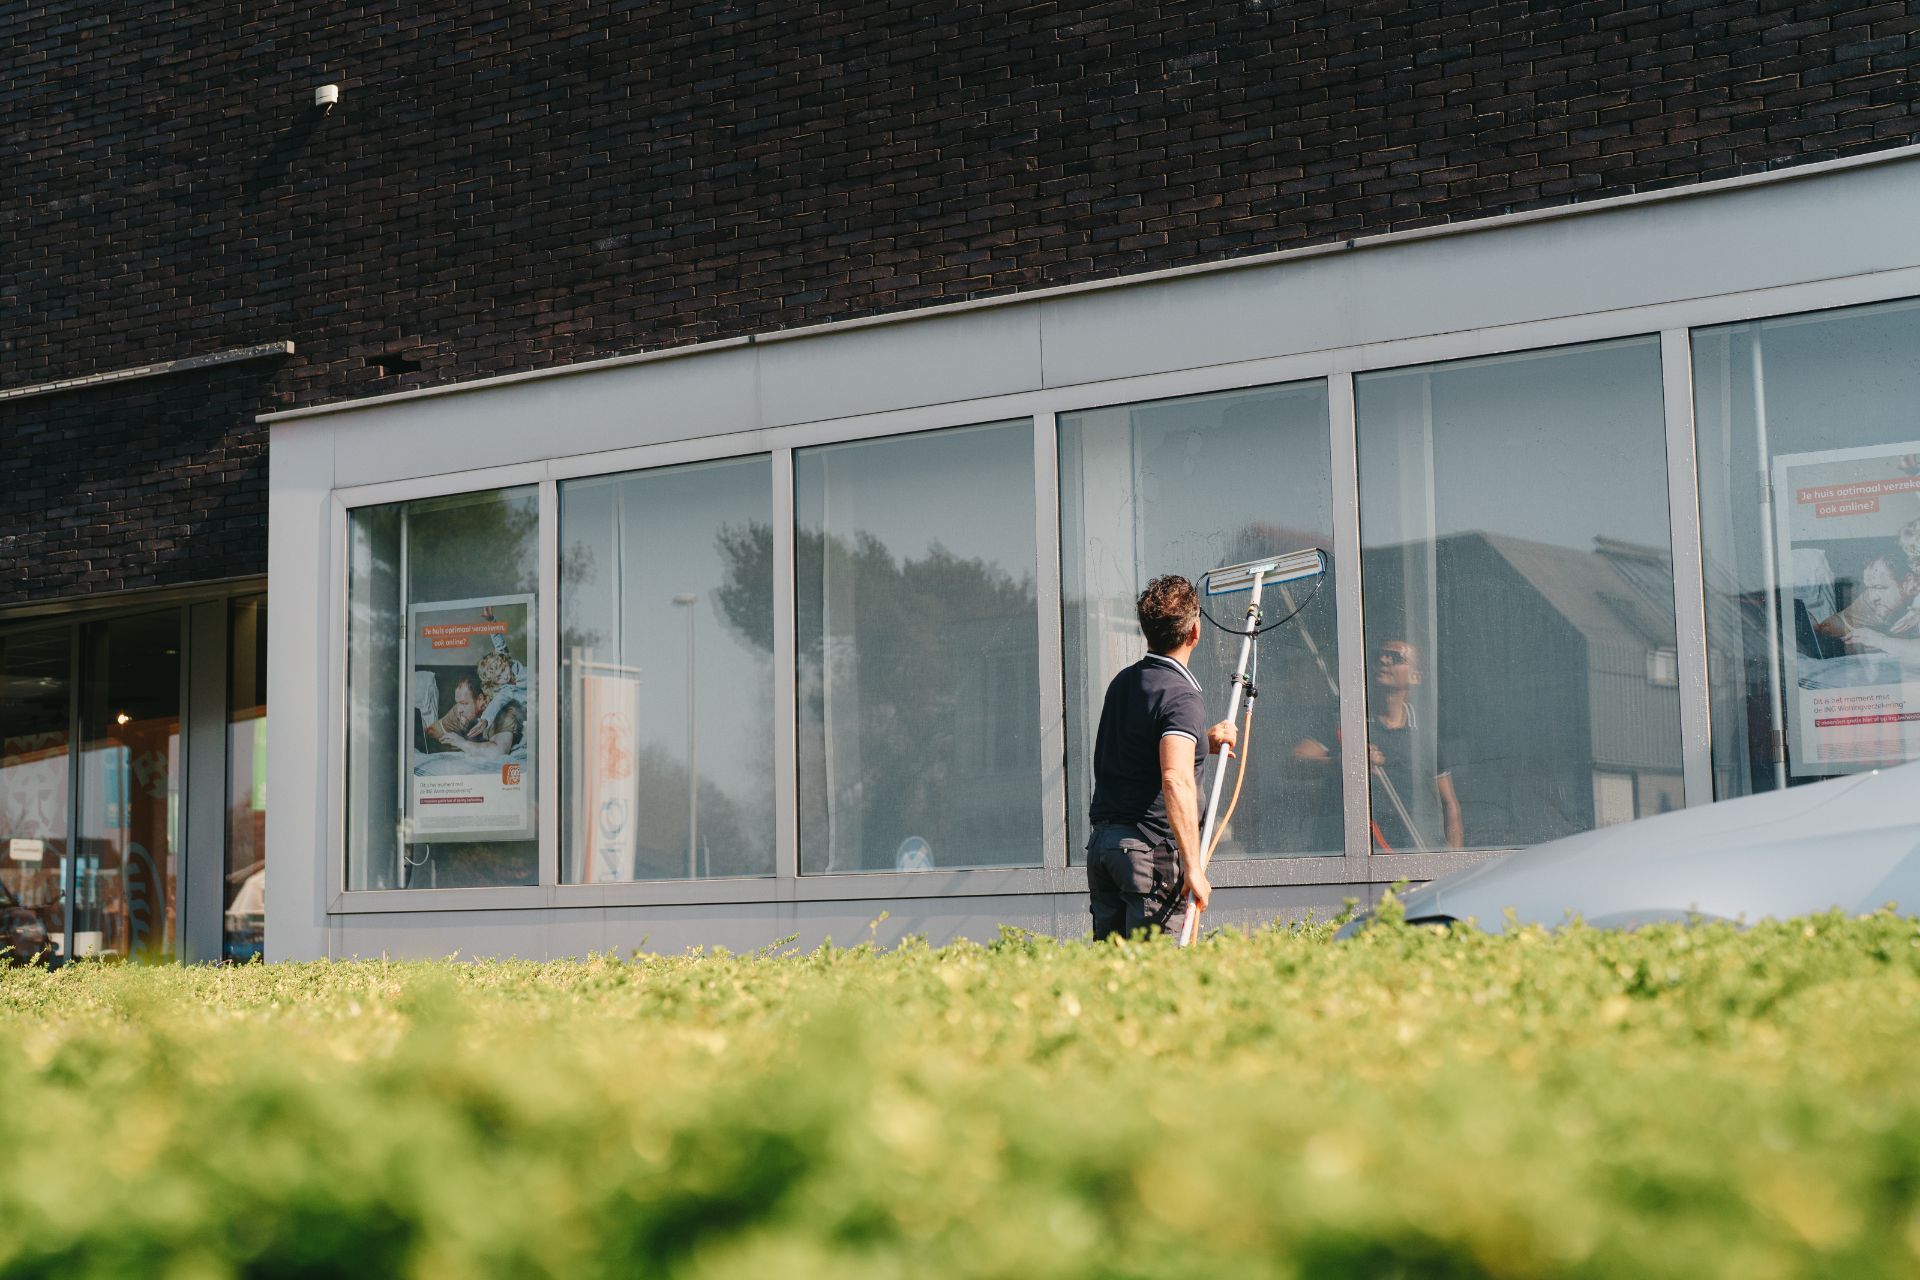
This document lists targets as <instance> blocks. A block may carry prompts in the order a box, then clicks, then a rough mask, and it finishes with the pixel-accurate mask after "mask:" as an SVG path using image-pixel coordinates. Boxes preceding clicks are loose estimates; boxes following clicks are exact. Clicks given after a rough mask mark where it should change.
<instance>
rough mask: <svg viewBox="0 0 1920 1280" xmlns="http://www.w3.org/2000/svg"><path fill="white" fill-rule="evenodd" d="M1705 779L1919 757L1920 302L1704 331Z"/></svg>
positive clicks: (1724, 784) (1732, 779)
mask: <svg viewBox="0 0 1920 1280" xmlns="http://www.w3.org/2000/svg"><path fill="white" fill-rule="evenodd" d="M1693 386H1694V415H1695V423H1696V431H1697V438H1698V441H1699V461H1700V535H1701V550H1702V552H1703V554H1704V557H1705V569H1706V576H1707V669H1708V675H1709V685H1710V690H1711V694H1712V699H1713V711H1712V716H1713V765H1714V790H1715V794H1716V795H1719V796H1736V795H1744V794H1746V793H1748V792H1751V791H1766V790H1771V789H1773V788H1775V787H1782V786H1789V785H1796V784H1799V783H1803V782H1812V781H1817V780H1818V779H1820V778H1825V777H1831V776H1833V775H1835V774H1842V773H1852V772H1856V771H1859V770H1863V769H1877V768H1882V767H1885V766H1889V765H1895V764H1901V763H1904V762H1905V761H1908V760H1913V759H1916V758H1920V415H1916V413H1915V411H1914V406H1915V405H1916V404H1920V302H1914V301H1907V302H1898V303H1891V304H1886V305H1881V306H1873V307H1860V308H1854V309H1851V310H1845V311H1833V312H1824V313H1819V314H1814V315H1804V316H1787V317H1784V318H1780V319H1774V320H1761V321H1754V322H1751V323H1746V324H1737V325H1727V326H1724V327H1721V328H1715V329H1702V330H1698V331H1696V332H1695V333H1694V335H1693Z"/></svg>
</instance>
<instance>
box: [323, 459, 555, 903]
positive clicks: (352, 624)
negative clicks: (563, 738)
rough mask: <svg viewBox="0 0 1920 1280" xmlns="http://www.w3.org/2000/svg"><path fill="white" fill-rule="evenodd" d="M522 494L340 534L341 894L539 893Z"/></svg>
mask: <svg viewBox="0 0 1920 1280" xmlns="http://www.w3.org/2000/svg"><path fill="white" fill-rule="evenodd" d="M539 524H540V510H539V500H538V496H537V493H536V491H535V490H534V489H533V488H531V487H527V488H520V489H501V490H496V491H493V492H490V493H473V494H460V495H457V496H454V497H450V498H433V499H425V500H422V501H418V502H401V503H392V504H390V505H387V506H382V507H365V508H361V509H359V510H356V511H354V512H353V513H352V518H351V520H350V521H349V525H348V560H349V578H348V591H347V615H348V616H347V646H348V647H347V689H348V722H347V886H348V888H350V889H430V888H442V889H445V888H455V887H462V886H490V885H518V884H535V883H537V882H538V880H539V840H538V818H539V814H538V809H537V804H536V797H537V796H538V794H539V756H538V749H537V743H538V736H539V735H538V732H537V725H538V716H539V714H540V712H541V710H542V708H541V706H540V704H539V700H538V697H539V688H538V681H537V676H536V673H537V672H538V670H539V663H538V661H537V656H538V655H537V654H536V653H535V649H534V645H535V638H536V636H537V634H538V630H539V627H538V620H539V600H538V593H539Z"/></svg>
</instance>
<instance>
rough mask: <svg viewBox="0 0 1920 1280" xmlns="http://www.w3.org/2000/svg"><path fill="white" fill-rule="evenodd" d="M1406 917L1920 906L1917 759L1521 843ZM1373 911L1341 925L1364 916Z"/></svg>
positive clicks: (1608, 921) (1613, 920) (1664, 916)
mask: <svg viewBox="0 0 1920 1280" xmlns="http://www.w3.org/2000/svg"><path fill="white" fill-rule="evenodd" d="M1403 901H1404V902H1405V904H1406V909H1407V919H1408V921H1409V922H1416V923H1418V922H1425V923H1430V924H1448V923H1454V922H1457V921H1464V920H1471V921H1473V922H1474V923H1475V924H1476V925H1477V926H1478V927H1479V928H1481V929H1483V930H1486V931H1487V932H1489V933H1499V932H1500V931H1502V930H1503V929H1505V928H1506V926H1507V919H1508V917H1507V911H1508V909H1509V908H1511V909H1512V912H1513V919H1514V920H1516V921H1517V922H1518V923H1520V924H1541V925H1548V926H1552V925H1558V924H1562V923H1564V922H1565V921H1567V920H1568V919H1569V918H1571V917H1573V916H1578V917H1579V918H1580V919H1581V920H1583V921H1585V922H1586V923H1587V924H1589V925H1592V926H1595V927H1598V928H1615V929H1630V928H1633V927H1635V926H1636V925H1642V924H1649V923H1652V922H1654V921H1661V920H1688V919H1692V918H1695V917H1698V918H1700V919H1704V920H1728V921H1735V922H1746V923H1750V922H1752V921H1756V920H1761V919H1765V918H1768V917H1772V918H1774V919H1785V918H1787V917H1790V916H1802V915H1807V914H1810V913H1812V912H1816V911H1827V910H1831V909H1833V908H1835V907H1838V908H1839V909H1840V910H1842V911H1845V912H1847V913H1848V914H1851V915H1864V914H1866V913H1868V912H1871V911H1877V910H1879V909H1880V908H1881V907H1883V906H1885V905H1886V904H1888V903H1889V902H1891V903H1896V904H1898V907H1899V909H1900V911H1901V913H1902V914H1903V915H1910V916H1920V764H1910V765H1903V766H1901V767H1900V768H1898V769H1888V770H1884V771H1880V772H1874V773H1862V774H1855V775H1853V776H1851V777H1845V778H1835V779H1833V780H1832V781H1829V782H1820V783H1815V784H1813V785H1811V786H1805V787H1793V788H1790V789H1789V790H1786V791H1774V792H1769V793H1767V794H1765V795H1758V796H1748V797H1745V798H1743V799H1739V800H1725V801H1722V802H1720V803H1718V804H1711V805H1703V806H1701V807H1699V808H1695V809H1682V810H1678V811H1676V812H1673V813H1664V814H1661V815H1660V816H1658V817H1655V818H1642V819H1640V820H1639V821H1637V822H1627V823H1621V824H1620V825H1618V826H1612V827H1605V828H1602V829H1601V830H1598V831H1588V832H1585V833H1583V834H1581V835H1577V836H1569V837H1567V838H1566V839H1564V840H1554V841H1550V842H1549V843H1547V844H1542V845H1536V846H1534V847H1533V848H1531V849H1520V850H1517V851H1515V852H1513V853H1509V854H1506V855H1504V856H1502V857H1498V858H1494V859H1491V860H1489V861H1487V862H1483V863H1480V864H1479V865H1477V866H1473V867H1469V868H1467V869H1466V870H1465V871H1459V872H1455V873H1454V874H1453V875H1450V876H1443V877H1441V878H1440V879H1438V880H1435V881H1432V882H1431V883H1429V884H1425V885H1422V886H1420V887H1419V888H1417V889H1414V890H1413V891H1411V892H1410V893H1408V894H1407V895H1406V897H1405V898H1404V900H1403ZM1368 918H1369V913H1365V912H1363V913H1361V915H1359V916H1357V917H1355V918H1354V919H1352V920H1350V921H1348V922H1347V923H1346V924H1345V925H1343V926H1341V928H1340V930H1339V932H1338V933H1337V934H1336V935H1335V936H1336V937H1342V938H1345V937H1351V936H1352V935H1353V934H1355V933H1357V932H1358V931H1359V930H1361V929H1363V928H1365V927H1366V924H1367V921H1368Z"/></svg>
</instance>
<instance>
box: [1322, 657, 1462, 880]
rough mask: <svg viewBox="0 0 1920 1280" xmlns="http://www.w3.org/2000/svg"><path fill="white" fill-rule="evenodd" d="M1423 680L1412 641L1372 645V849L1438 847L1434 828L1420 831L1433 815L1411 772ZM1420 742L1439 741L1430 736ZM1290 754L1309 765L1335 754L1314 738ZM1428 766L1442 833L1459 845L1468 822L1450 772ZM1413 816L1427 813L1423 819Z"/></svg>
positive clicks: (1441, 766) (1439, 766) (1441, 765)
mask: <svg viewBox="0 0 1920 1280" xmlns="http://www.w3.org/2000/svg"><path fill="white" fill-rule="evenodd" d="M1422 679H1423V673H1422V671H1421V669H1420V650H1419V649H1417V648H1415V647H1414V644H1413V642H1412V641H1411V640H1387V641H1384V642H1383V643H1382V644H1381V645H1380V647H1379V648H1378V649H1376V650H1374V655H1373V687H1374V695H1373V698H1372V699H1371V700H1370V703H1369V711H1370V714H1369V715H1368V717H1367V733H1368V737H1367V773H1368V775H1369V777H1370V779H1371V783H1370V796H1369V799H1370V802H1371V812H1372V815H1373V816H1372V819H1371V821H1370V822H1369V824H1368V826H1369V831H1370V835H1371V837H1372V841H1373V849H1374V852H1376V853H1419V852H1425V851H1427V850H1430V849H1433V848H1435V847H1436V846H1435V844H1434V841H1433V835H1432V833H1431V832H1430V831H1428V830H1423V826H1430V825H1431V822H1432V817H1431V815H1430V814H1428V813H1427V810H1428V809H1429V803H1428V801H1427V800H1425V799H1424V798H1423V797H1422V796H1421V794H1420V778H1419V776H1418V775H1417V774H1416V773H1415V771H1414V762H1415V758H1416V754H1417V753H1416V749H1415V745H1416V735H1418V734H1419V733H1420V732H1421V726H1420V723H1419V721H1418V720H1417V719H1416V718H1415V716H1414V712H1413V697H1412V695H1413V690H1414V689H1415V688H1416V687H1417V686H1418V685H1419V684H1420V682H1421V680H1422ZM1420 745H1422V746H1426V747H1429V748H1437V746H1438V744H1437V743H1435V742H1434V741H1433V739H1431V738H1428V739H1426V740H1425V741H1424V742H1422V743H1421V744H1420ZM1436 754H1437V751H1436ZM1293 758H1294V759H1295V760H1298V761H1301V762H1304V763H1310V764H1322V765H1330V764H1332V763H1333V753H1332V752H1331V751H1329V750H1328V749H1327V745H1326V743H1324V742H1322V741H1320V740H1319V739H1318V738H1302V739H1301V740H1300V741H1299V742H1298V743H1296V744H1295V745H1294V748H1293ZM1429 766H1430V767H1428V768H1427V769H1426V770H1425V771H1424V772H1425V775H1426V778H1427V780H1428V782H1429V784H1430V786H1431V790H1432V795H1433V799H1434V800H1435V801H1438V803H1439V806H1440V813H1439V819H1440V834H1441V835H1442V836H1443V838H1444V839H1445V841H1446V847H1447V848H1449V849H1459V848H1463V847H1465V845H1466V827H1465V825H1464V823H1463V822H1462V821H1461V817H1460V798H1459V796H1458V795H1457V794H1456V793H1455V791H1454V789H1453V774H1452V773H1450V772H1449V771H1448V769H1447V766H1446V764H1445V762H1444V761H1441V760H1439V759H1437V758H1436V759H1434V760H1431V761H1430V762H1429ZM1416 815H1425V817H1424V822H1423V818H1422V817H1421V816H1416Z"/></svg>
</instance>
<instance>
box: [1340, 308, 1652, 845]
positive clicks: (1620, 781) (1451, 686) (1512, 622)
mask: <svg viewBox="0 0 1920 1280" xmlns="http://www.w3.org/2000/svg"><path fill="white" fill-rule="evenodd" d="M1355 395H1356V397H1357V402H1358V403H1357V408H1358V412H1359V426H1358V430H1359V446H1360V532H1361V544H1362V557H1361V558H1362V573H1361V581H1362V584H1363V592H1364V605H1365V609H1366V637H1367V677H1368V682H1367V715H1368V727H1369V732H1368V754H1369V758H1370V761H1371V768H1370V776H1371V779H1372V787H1371V814H1372V830H1373V842H1374V848H1375V850H1376V852H1394V853H1404V852H1408V851H1418V850H1422V849H1438V848H1443V847H1457V846H1461V845H1466V846H1469V847H1481V848H1487V847H1493V848H1499V847H1506V846H1512V845H1525V844H1532V843H1535V842H1537V841H1541V840H1549V839H1552V838H1554V837H1556V836H1563V835H1567V834H1569V833H1571V832H1576V831H1585V830H1588V829H1589V828H1592V827H1596V826H1600V825H1604V824H1606V823H1610V822H1617V821H1621V820H1624V819H1627V818H1631V817H1635V816H1642V815H1646V814H1651V813H1659V812H1662V811H1664V810H1666V809H1670V808H1677V807H1678V806H1679V805H1680V803H1681V798H1682V797H1681V786H1680V707H1679V697H1678V690H1677V688H1676V687H1675V681H1674V679H1673V671H1674V660H1673V653H1674V649H1675V643H1674V615H1673V562H1672V555H1671V551H1670V543H1671V535H1670V533H1669V525H1668V511H1667V483H1666V435H1665V430H1664V424H1663V413H1662V405H1661V384H1660V348H1659V343H1658V340H1657V339H1654V338H1643V339H1632V340H1627V341H1622V342H1614V343H1606V344H1601V345H1596V346H1589V347H1577V348H1570V349H1566V350H1557V351H1542V352H1528V353H1525V354H1522V355H1515V356H1503V357H1499V358H1494V359H1487V360H1469V361H1461V362H1459V363H1455V364H1445V365H1434V366H1429V367H1425V368H1417V369H1403V370H1394V371H1391V372H1385V373H1377V374H1369V375H1366V376H1364V377H1362V378H1359V379H1357V380H1356V386H1355Z"/></svg>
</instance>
